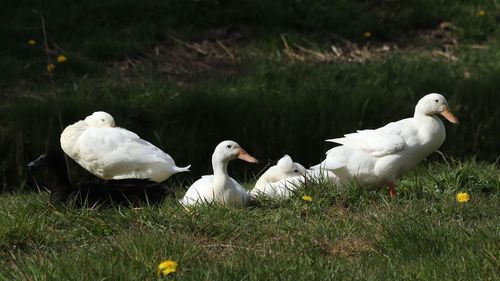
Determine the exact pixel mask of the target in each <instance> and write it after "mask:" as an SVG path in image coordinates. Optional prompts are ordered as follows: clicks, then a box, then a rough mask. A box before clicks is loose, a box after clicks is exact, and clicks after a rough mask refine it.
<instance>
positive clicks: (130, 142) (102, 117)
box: [60, 111, 190, 182]
mask: <svg viewBox="0 0 500 281" xmlns="http://www.w3.org/2000/svg"><path fill="white" fill-rule="evenodd" d="M60 141H61V148H62V149H63V151H64V152H65V153H66V154H67V155H68V156H69V157H71V158H72V159H73V160H75V161H76V162H77V163H78V164H80V166H82V167H83V168H85V169H86V170H87V171H89V172H90V173H92V174H94V175H95V176H97V177H99V178H101V179H104V180H118V179H149V180H152V181H155V182H162V181H165V180H166V179H168V178H169V177H170V176H172V175H173V174H176V173H179V172H187V171H189V167H190V166H187V167H184V168H180V167H177V166H176V165H175V162H174V159H172V157H170V155H168V154H166V153H165V152H163V151H162V150H161V149H159V148H158V147H156V146H154V145H152V144H151V143H149V142H147V141H145V140H143V139H141V138H140V137H139V136H138V135H136V134H135V133H133V132H131V131H129V130H126V129H123V128H118V127H116V126H115V121H114V119H113V117H112V116H111V115H110V114H108V113H106V112H103V111H98V112H94V113H93V114H92V115H90V116H87V117H86V118H85V120H81V121H78V122H76V123H74V124H72V125H69V126H67V127H66V128H65V129H64V131H63V132H62V134H61V139H60Z"/></svg>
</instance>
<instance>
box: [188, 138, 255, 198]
mask: <svg viewBox="0 0 500 281" xmlns="http://www.w3.org/2000/svg"><path fill="white" fill-rule="evenodd" d="M236 158H239V159H241V160H244V161H247V162H250V163H258V161H257V159H255V158H254V157H252V156H250V155H249V154H248V153H246V152H245V150H243V149H242V148H241V147H240V145H239V144H237V143H236V142H234V141H230V140H226V141H223V142H221V143H219V144H218V145H217V146H216V147H215V150H214V153H213V154H212V168H213V170H214V174H213V175H209V176H203V177H201V179H199V180H197V181H196V182H194V183H193V184H192V185H191V186H190V187H189V189H188V191H187V192H186V194H185V195H184V198H182V199H181V200H180V203H181V204H182V205H184V206H192V205H196V204H204V203H214V202H216V203H221V204H227V205H233V206H237V207H242V206H244V205H245V204H246V203H247V202H248V200H249V194H248V191H247V190H246V189H245V188H243V187H242V186H241V185H240V184H239V183H237V182H236V181H235V180H234V179H232V178H231V177H229V175H228V174H227V165H228V163H229V161H231V160H233V159H236Z"/></svg>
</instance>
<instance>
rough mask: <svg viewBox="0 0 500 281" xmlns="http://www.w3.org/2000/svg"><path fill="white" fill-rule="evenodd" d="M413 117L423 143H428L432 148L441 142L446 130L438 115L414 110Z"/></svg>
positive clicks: (435, 147)
mask: <svg viewBox="0 0 500 281" xmlns="http://www.w3.org/2000/svg"><path fill="white" fill-rule="evenodd" d="M413 118H414V119H415V121H416V123H417V124H418V128H419V137H420V139H421V141H422V142H423V143H429V145H430V149H433V150H434V149H437V148H438V147H439V146H441V144H443V142H444V139H445V137H446V131H445V128H444V124H443V121H441V119H439V117H438V116H436V115H428V114H425V113H424V112H421V111H420V112H419V111H415V115H414V117H413ZM430 143H432V144H430Z"/></svg>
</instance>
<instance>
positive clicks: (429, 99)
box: [415, 93, 458, 124]
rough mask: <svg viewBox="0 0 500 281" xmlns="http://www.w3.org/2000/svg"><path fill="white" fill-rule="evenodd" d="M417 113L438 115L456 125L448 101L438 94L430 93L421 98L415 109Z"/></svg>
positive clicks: (456, 119)
mask: <svg viewBox="0 0 500 281" xmlns="http://www.w3.org/2000/svg"><path fill="white" fill-rule="evenodd" d="M417 113H420V114H425V115H429V116H434V115H438V114H440V115H442V116H443V117H444V118H446V119H447V120H448V121H450V122H451V123H453V124H458V118H457V117H455V115H453V114H452V113H451V111H450V108H449V106H448V101H446V99H445V98H444V97H443V96H442V95H440V94H436V93H432V94H428V95H426V96H424V97H423V98H421V99H420V100H419V101H418V103H417V106H416V107H415V114H417Z"/></svg>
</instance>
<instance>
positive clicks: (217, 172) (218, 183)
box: [212, 160, 229, 189]
mask: <svg viewBox="0 0 500 281" xmlns="http://www.w3.org/2000/svg"><path fill="white" fill-rule="evenodd" d="M227 164H228V161H215V160H212V167H213V169H214V181H213V188H214V189H223V188H224V187H225V186H226V182H227V181H228V180H229V175H228V174H227Z"/></svg>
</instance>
